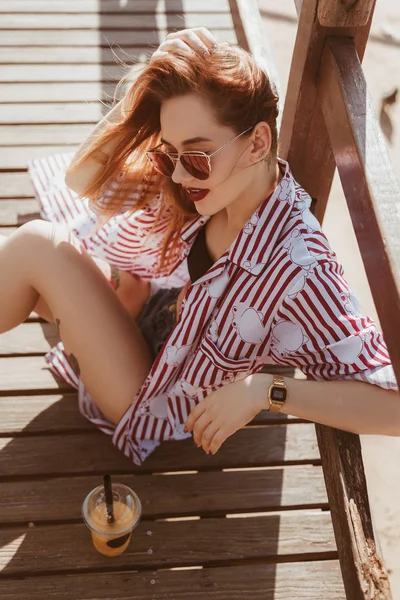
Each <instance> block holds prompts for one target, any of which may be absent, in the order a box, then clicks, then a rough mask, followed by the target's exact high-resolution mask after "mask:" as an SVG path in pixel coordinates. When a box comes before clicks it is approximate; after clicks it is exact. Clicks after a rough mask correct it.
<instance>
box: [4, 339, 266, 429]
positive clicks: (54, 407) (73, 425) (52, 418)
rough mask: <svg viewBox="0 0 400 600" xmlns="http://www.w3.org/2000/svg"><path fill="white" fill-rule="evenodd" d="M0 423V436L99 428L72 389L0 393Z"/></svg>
mask: <svg viewBox="0 0 400 600" xmlns="http://www.w3.org/2000/svg"><path fill="white" fill-rule="evenodd" d="M0 339H1V337H0ZM267 412H268V411H267ZM0 423H1V429H0V435H1V437H4V436H9V437H11V436H13V435H15V434H21V433H22V434H23V435H24V436H29V435H37V434H40V433H51V434H55V433H63V434H67V433H69V434H70V433H76V432H77V431H86V432H87V433H94V432H97V431H99V430H98V429H97V428H96V427H95V426H94V425H93V424H92V423H90V421H88V420H87V419H86V418H85V417H84V416H83V415H81V413H80V412H79V410H78V397H77V394H76V393H75V392H74V393H69V394H54V395H46V396H44V395H38V396H6V397H0ZM99 434H100V431H99Z"/></svg>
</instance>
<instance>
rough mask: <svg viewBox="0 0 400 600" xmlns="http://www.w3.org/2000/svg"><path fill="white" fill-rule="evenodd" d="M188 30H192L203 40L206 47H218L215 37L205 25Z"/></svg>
mask: <svg viewBox="0 0 400 600" xmlns="http://www.w3.org/2000/svg"><path fill="white" fill-rule="evenodd" d="M190 31H193V32H194V33H195V34H196V35H197V36H198V37H199V38H200V39H201V40H202V41H203V42H204V44H205V45H206V46H207V48H209V49H210V48H211V49H212V48H218V41H217V39H216V38H215V37H214V36H213V34H212V33H211V31H209V30H208V29H207V28H206V27H194V28H193V29H190Z"/></svg>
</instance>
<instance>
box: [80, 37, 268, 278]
mask: <svg viewBox="0 0 400 600" xmlns="http://www.w3.org/2000/svg"><path fill="white" fill-rule="evenodd" d="M129 77H130V74H128V75H127V76H125V77H124V78H123V79H122V80H121V82H120V83H119V86H120V85H121V84H123V83H125V82H126V81H127V80H129ZM119 86H118V87H119ZM190 93H196V94H197V95H200V96H201V97H203V98H204V99H205V100H207V101H208V102H209V103H210V105H211V106H212V107H213V109H214V111H215V115H216V118H217V122H218V123H220V124H221V125H225V126H227V127H230V128H231V129H232V130H233V131H234V132H236V133H237V134H239V133H241V132H242V131H244V130H246V129H247V128H251V127H252V126H253V125H255V124H257V123H259V122H260V121H265V122H267V123H268V125H269V127H270V129H271V134H272V146H271V151H270V154H271V155H272V156H274V157H276V154H277V125H276V120H277V116H278V96H277V94H276V92H275V89H274V88H273V87H272V85H271V82H270V80H269V78H268V76H267V74H266V73H265V72H264V71H263V70H262V69H261V68H260V67H259V66H258V65H257V64H256V62H255V60H254V59H253V57H252V56H251V55H250V54H249V53H248V52H246V51H245V50H243V49H241V48H237V47H234V46H231V45H230V44H228V43H224V44H220V45H219V46H218V51H216V52H213V53H212V54H211V56H210V57H208V58H207V59H205V58H203V57H201V56H198V55H197V54H194V53H191V54H186V53H175V52H174V53H168V54H167V55H166V56H164V57H160V58H157V59H153V60H152V61H151V63H150V64H148V65H146V66H145V67H144V69H143V71H142V73H141V74H140V75H139V77H138V78H137V79H136V81H135V82H134V83H132V84H131V85H130V88H129V89H128V92H127V94H126V96H125V100H124V102H125V106H124V108H125V114H126V115H127V116H125V118H123V119H122V120H121V121H120V122H119V123H110V124H109V125H108V126H107V127H106V128H105V129H104V130H103V131H102V132H101V134H100V135H99V136H98V137H97V138H96V139H95V140H94V141H92V143H91V144H90V145H89V147H88V148H87V150H86V152H85V153H84V154H83V155H82V156H81V157H80V159H79V160H78V161H77V162H76V163H75V164H74V166H77V165H79V164H80V163H81V162H83V161H85V160H86V159H87V158H89V157H90V156H92V155H93V154H94V153H95V154H96V160H99V159H98V156H101V155H102V152H101V147H102V146H103V145H105V144H107V143H108V142H111V141H112V140H115V139H116V136H117V137H118V138H119V142H118V144H117V145H116V147H115V149H114V151H113V152H112V154H111V156H109V157H108V156H107V157H105V159H104V160H103V161H102V162H103V164H104V168H103V169H102V170H101V172H100V174H99V175H98V177H97V178H96V179H95V180H94V181H93V182H92V183H91V184H90V186H88V188H87V189H86V190H84V193H83V195H84V196H85V197H87V198H89V200H90V204H91V207H92V208H93V209H94V210H96V212H98V213H102V214H105V215H108V216H112V215H113V214H116V213H118V212H120V211H121V209H122V208H126V204H125V203H126V201H127V198H128V196H129V195H130V194H131V193H132V191H135V190H136V189H137V188H138V187H139V186H141V187H140V188H139V189H140V194H139V198H138V200H137V201H136V202H135V204H134V206H132V212H134V211H135V210H137V209H138V208H143V207H144V206H145V205H146V204H147V203H148V202H149V200H150V199H151V198H153V197H154V195H155V194H157V193H158V192H160V191H162V192H163V196H162V198H163V200H162V204H163V206H162V207H161V210H163V209H165V207H166V206H169V207H170V208H172V210H171V211H170V212H171V220H170V226H169V228H168V231H167V233H166V237H165V240H164V243H163V249H162V255H161V262H160V265H159V268H161V267H162V266H163V265H164V262H165V261H166V260H167V259H168V258H169V257H172V256H174V252H175V250H176V247H177V243H178V241H179V235H180V230H181V228H182V226H183V224H184V223H185V222H186V221H187V220H188V219H189V218H192V217H193V216H195V215H196V214H197V212H196V210H195V208H194V206H193V204H192V203H190V202H189V201H188V199H187V195H186V194H185V193H184V192H183V190H182V188H181V187H180V186H179V185H177V184H175V183H174V182H173V181H172V180H171V179H168V178H164V177H162V176H161V175H159V174H158V173H156V172H155V171H154V168H153V167H152V165H151V164H150V162H149V161H148V160H147V158H146V156H145V151H146V150H148V149H149V148H151V147H153V146H156V145H157V144H158V143H159V141H160V129H161V126H160V107H161V103H162V102H163V101H165V100H167V99H170V98H174V97H176V96H183V95H186V94H190ZM247 135H251V132H249V133H248V134H247ZM103 156H105V155H104V154H103ZM121 174H122V181H121V182H120V183H119V184H118V185H117V186H116V189H115V190H114V191H113V193H112V194H111V195H110V194H109V195H108V196H110V197H109V199H108V198H107V205H106V206H104V202H101V196H102V191H103V190H104V189H106V188H107V187H108V186H109V184H110V182H111V181H113V180H115V179H116V178H117V176H118V175H121ZM155 227H157V223H155Z"/></svg>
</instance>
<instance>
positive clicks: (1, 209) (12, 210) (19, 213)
mask: <svg viewBox="0 0 400 600" xmlns="http://www.w3.org/2000/svg"><path fill="white" fill-rule="evenodd" d="M39 217H40V214H39V204H38V202H37V200H34V199H32V198H28V199H26V200H20V201H17V200H0V224H1V225H14V226H15V225H22V224H23V223H26V222H27V221H31V220H32V219H37V218H39ZM0 233H1V228H0Z"/></svg>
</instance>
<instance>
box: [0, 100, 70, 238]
mask: <svg viewBox="0 0 400 600" xmlns="http://www.w3.org/2000/svg"><path fill="white" fill-rule="evenodd" d="M0 110H1V105H0ZM0 132H1V129H0ZM77 149H78V146H77V145H76V144H74V145H72V146H66V145H64V146H14V147H10V146H7V147H4V146H3V147H0V170H3V171H4V170H11V171H12V170H20V169H26V168H27V161H28V159H31V158H41V157H43V156H51V155H52V154H63V153H68V152H76V150H77ZM3 234H4V233H3Z"/></svg>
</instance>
